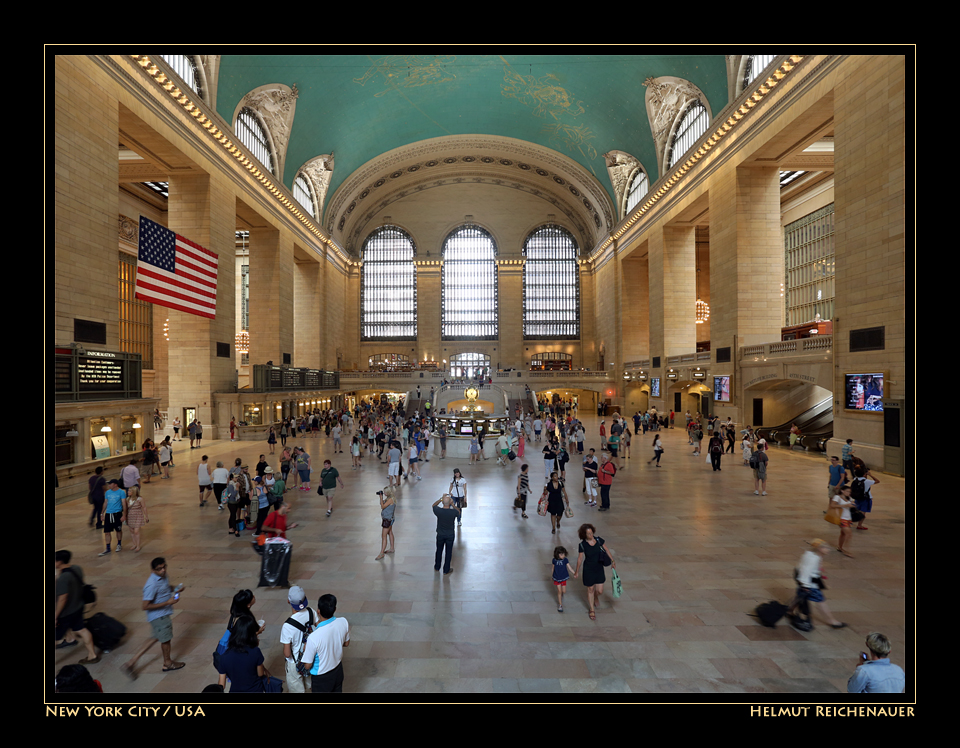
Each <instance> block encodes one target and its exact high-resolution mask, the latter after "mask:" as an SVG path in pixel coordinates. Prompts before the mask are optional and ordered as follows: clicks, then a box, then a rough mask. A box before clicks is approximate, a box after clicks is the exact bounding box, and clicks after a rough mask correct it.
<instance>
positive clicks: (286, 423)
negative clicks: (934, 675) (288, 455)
mask: <svg viewBox="0 0 960 748" xmlns="http://www.w3.org/2000/svg"><path fill="white" fill-rule="evenodd" d="M289 434H290V419H289V418H284V419H283V423H281V424H280V446H281V447H285V446H287V436H288V435H289Z"/></svg>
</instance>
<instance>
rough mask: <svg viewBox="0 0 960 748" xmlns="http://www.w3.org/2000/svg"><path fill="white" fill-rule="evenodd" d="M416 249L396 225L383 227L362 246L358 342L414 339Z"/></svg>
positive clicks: (405, 233)
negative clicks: (359, 340) (359, 338)
mask: <svg viewBox="0 0 960 748" xmlns="http://www.w3.org/2000/svg"><path fill="white" fill-rule="evenodd" d="M415 256H416V246H415V245H414V243H413V240H412V239H411V238H410V235H409V234H407V232H405V231H404V230H403V229H401V228H399V227H398V226H383V227H381V228H379V229H378V230H377V231H375V232H374V233H373V234H371V235H370V236H369V237H368V238H367V241H366V242H365V243H364V245H363V252H362V255H361V257H362V259H363V264H362V265H361V268H360V320H361V324H360V337H361V339H362V340H416V339H417V270H416V265H415V264H414V257H415Z"/></svg>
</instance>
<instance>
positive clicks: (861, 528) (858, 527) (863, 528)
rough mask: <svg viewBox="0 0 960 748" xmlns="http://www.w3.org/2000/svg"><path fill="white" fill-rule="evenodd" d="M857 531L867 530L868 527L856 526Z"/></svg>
mask: <svg viewBox="0 0 960 748" xmlns="http://www.w3.org/2000/svg"><path fill="white" fill-rule="evenodd" d="M857 529H858V530H869V529H870V528H869V527H864V526H863V525H857Z"/></svg>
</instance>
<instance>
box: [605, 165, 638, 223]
mask: <svg viewBox="0 0 960 748" xmlns="http://www.w3.org/2000/svg"><path fill="white" fill-rule="evenodd" d="M603 157H604V158H605V159H606V161H607V174H609V175H610V183H611V184H612V185H613V192H614V194H615V195H616V197H617V205H618V206H621V209H620V211H619V212H618V215H620V214H622V213H623V211H624V210H626V203H627V188H628V187H629V185H630V178H631V177H632V176H633V175H634V174H635V173H636V172H637V170H638V169H642V168H643V167H642V166H641V165H640V162H639V161H638V160H637V159H636V158H634V157H633V156H631V155H630V154H629V153H627V152H626V151H608V152H607V153H604V154H603Z"/></svg>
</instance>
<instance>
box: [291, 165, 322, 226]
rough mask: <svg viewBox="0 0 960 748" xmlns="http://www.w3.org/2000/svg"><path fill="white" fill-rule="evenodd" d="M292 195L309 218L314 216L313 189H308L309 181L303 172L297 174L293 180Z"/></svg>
mask: <svg viewBox="0 0 960 748" xmlns="http://www.w3.org/2000/svg"><path fill="white" fill-rule="evenodd" d="M293 196H294V198H296V201H297V202H298V203H300V205H302V206H303V209H304V210H305V211H307V213H309V214H310V217H311V218H316V215H315V214H314V209H313V190H312V189H310V182H309V181H307V178H306V177H305V176H303V174H297V178H296V179H294V180H293Z"/></svg>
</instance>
